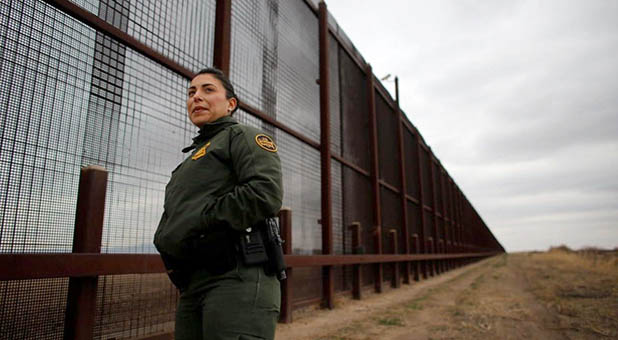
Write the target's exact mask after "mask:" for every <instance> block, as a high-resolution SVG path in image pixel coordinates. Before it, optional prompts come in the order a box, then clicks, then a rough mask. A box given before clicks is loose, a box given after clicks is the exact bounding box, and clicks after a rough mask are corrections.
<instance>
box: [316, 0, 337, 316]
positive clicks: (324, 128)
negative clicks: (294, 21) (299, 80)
mask: <svg viewBox="0 0 618 340" xmlns="http://www.w3.org/2000/svg"><path fill="white" fill-rule="evenodd" d="M318 14H319V15H318V19H319V24H320V30H319V31H320V32H319V33H320V37H319V41H320V164H321V181H322V254H324V255H329V254H332V253H333V218H332V210H331V208H332V205H331V201H332V199H331V192H332V190H331V186H332V184H331V176H330V173H331V167H330V107H329V100H330V86H329V84H330V75H329V70H330V68H329V63H328V11H327V9H326V3H325V2H324V1H321V2H320V7H319V13H318ZM322 292H323V293H322V294H323V296H324V304H325V307H327V308H329V309H333V308H334V307H335V304H334V301H335V300H334V298H335V278H334V273H333V267H332V266H324V267H322Z"/></svg>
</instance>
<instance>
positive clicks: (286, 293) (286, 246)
mask: <svg viewBox="0 0 618 340" xmlns="http://www.w3.org/2000/svg"><path fill="white" fill-rule="evenodd" d="M279 225H280V226H281V238H282V239H283V241H284V243H283V254H284V255H292V210H290V208H287V207H284V208H281V210H280V211H279ZM286 274H287V276H288V278H287V279H285V280H283V281H281V313H280V314H279V322H282V323H291V322H292V308H293V307H292V277H293V275H292V274H293V270H292V268H291V267H288V268H287V269H286Z"/></svg>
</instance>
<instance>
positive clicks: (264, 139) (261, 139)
mask: <svg viewBox="0 0 618 340" xmlns="http://www.w3.org/2000/svg"><path fill="white" fill-rule="evenodd" d="M255 142H256V143H257V145H258V146H259V147H260V148H262V149H264V150H266V151H270V152H277V145H275V142H274V141H273V139H272V138H270V137H268V136H266V135H265V134H263V133H259V134H257V135H256V136H255Z"/></svg>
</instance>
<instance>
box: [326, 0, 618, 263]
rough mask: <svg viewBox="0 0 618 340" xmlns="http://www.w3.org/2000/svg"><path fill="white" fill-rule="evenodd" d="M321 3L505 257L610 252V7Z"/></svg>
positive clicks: (616, 12)
mask: <svg viewBox="0 0 618 340" xmlns="http://www.w3.org/2000/svg"><path fill="white" fill-rule="evenodd" d="M326 4H327V6H328V9H329V11H330V12H331V13H332V14H333V16H334V17H335V18H336V20H337V22H338V23H339V25H340V26H341V27H342V28H343V30H344V31H345V32H346V34H347V35H348V36H349V37H350V39H351V40H352V42H353V43H354V45H355V46H356V48H357V49H358V50H359V51H360V52H361V54H362V55H363V56H364V57H365V60H366V61H367V62H369V63H370V64H371V65H372V67H373V71H374V73H375V74H376V75H377V76H378V77H382V76H384V75H386V74H389V73H391V74H395V75H397V76H399V85H400V102H401V107H402V109H403V110H404V111H405V112H406V113H407V115H408V117H409V118H410V121H412V123H413V124H415V125H416V126H417V127H418V128H419V130H420V131H421V133H422V134H423V137H424V138H425V140H426V141H427V143H428V144H429V145H430V146H431V147H432V150H433V151H434V153H435V154H436V156H437V157H438V158H439V159H440V161H441V162H442V164H443V165H444V167H445V168H446V169H447V171H448V172H449V173H450V175H451V176H452V177H453V179H454V180H455V181H456V182H457V183H458V185H459V187H460V188H461V189H462V191H463V192H464V193H465V194H466V196H467V197H468V199H469V200H470V201H471V203H472V204H473V206H474V207H475V208H476V210H477V211H478V213H479V214H480V215H481V217H482V218H483V220H484V221H485V223H486V224H487V225H488V226H489V227H490V229H491V230H492V232H493V233H494V235H495V236H496V237H497V238H498V240H499V241H500V242H501V243H502V245H503V246H504V247H505V248H506V249H507V251H520V250H532V249H538V250H545V249H547V248H548V247H550V246H552V245H560V244H566V245H568V246H569V247H572V248H580V247H584V246H597V247H605V248H614V247H617V246H618V1H615V0H592V1H590V0H576V1H565V0H555V1H515V0H508V1H507V0H505V1H490V0H486V1H462V0H457V1H455V0H453V1H394V0H390V1H388V0H383V1H379V2H378V1H361V0H330V1H326ZM384 84H385V86H386V87H387V88H389V89H390V90H391V92H392V93H394V91H392V89H393V87H394V84H393V83H389V82H385V83H384Z"/></svg>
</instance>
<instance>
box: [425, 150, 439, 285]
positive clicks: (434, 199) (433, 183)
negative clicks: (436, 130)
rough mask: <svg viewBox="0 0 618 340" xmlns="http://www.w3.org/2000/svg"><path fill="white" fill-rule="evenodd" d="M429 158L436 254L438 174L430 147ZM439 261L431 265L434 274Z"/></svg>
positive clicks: (434, 251) (433, 245)
mask: <svg viewBox="0 0 618 340" xmlns="http://www.w3.org/2000/svg"><path fill="white" fill-rule="evenodd" d="M427 156H428V157H427V159H428V162H429V180H430V181H431V196H432V197H431V204H432V205H433V207H432V208H433V209H431V213H432V214H433V239H432V244H431V246H432V249H431V252H432V253H434V254H436V253H437V247H438V238H439V237H438V198H437V197H436V196H437V192H436V175H435V171H434V155H433V151H431V148H429V151H427ZM438 262H439V260H433V261H431V265H432V269H431V270H432V275H435V274H437V273H438V272H437V267H438Z"/></svg>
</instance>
